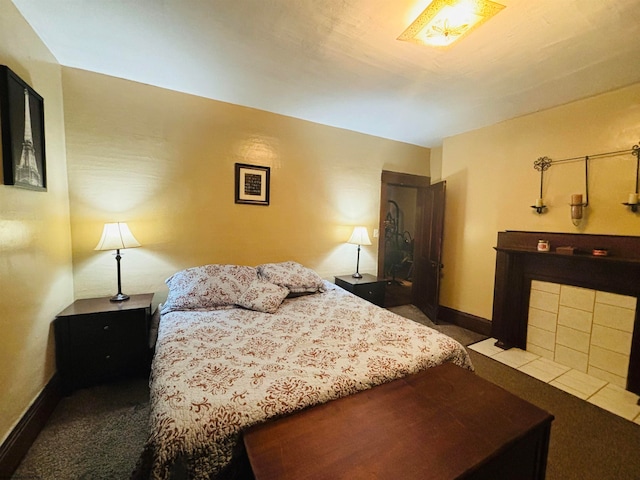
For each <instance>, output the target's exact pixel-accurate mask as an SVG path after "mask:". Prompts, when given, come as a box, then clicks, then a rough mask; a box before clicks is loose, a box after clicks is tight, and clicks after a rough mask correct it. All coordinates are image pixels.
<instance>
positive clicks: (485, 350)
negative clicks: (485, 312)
mask: <svg viewBox="0 0 640 480" xmlns="http://www.w3.org/2000/svg"><path fill="white" fill-rule="evenodd" d="M497 341H498V340H497V339H495V338H487V339H486V340H482V341H481V342H477V343H474V344H473V345H469V346H468V347H467V348H470V349H471V350H474V351H476V352H478V353H481V354H482V355H486V356H487V357H493V356H494V355H495V354H497V353H501V352H504V349H502V348H500V347H496V345H495V343H496V342H497Z"/></svg>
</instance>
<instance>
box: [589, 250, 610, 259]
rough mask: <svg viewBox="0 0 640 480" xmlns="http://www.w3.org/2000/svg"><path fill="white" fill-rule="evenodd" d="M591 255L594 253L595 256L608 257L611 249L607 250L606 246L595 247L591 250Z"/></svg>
mask: <svg viewBox="0 0 640 480" xmlns="http://www.w3.org/2000/svg"><path fill="white" fill-rule="evenodd" d="M591 255H593V256H594V257H606V256H607V255H609V250H607V249H606V248H594V249H593V250H592V251H591Z"/></svg>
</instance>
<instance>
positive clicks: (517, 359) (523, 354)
mask: <svg viewBox="0 0 640 480" xmlns="http://www.w3.org/2000/svg"><path fill="white" fill-rule="evenodd" d="M491 358H493V359H495V360H498V361H499V362H500V363H504V364H505V365H509V366H510V367H513V368H519V367H521V366H523V365H525V364H527V363H529V362H532V361H534V360H537V359H538V358H540V357H539V356H538V355H535V354H533V353H530V352H527V351H525V350H521V349H519V348H510V349H509V350H504V351H503V352H502V353H498V354H497V355H494V356H493V357H491Z"/></svg>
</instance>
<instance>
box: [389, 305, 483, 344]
mask: <svg viewBox="0 0 640 480" xmlns="http://www.w3.org/2000/svg"><path fill="white" fill-rule="evenodd" d="M387 310H389V311H390V312H394V313H397V314H398V315H401V316H403V317H405V318H409V319H411V320H413V321H415V322H418V323H421V324H423V325H426V326H427V327H431V328H433V329H435V330H438V331H439V332H442V333H444V334H445V335H449V336H450V337H451V338H454V339H456V340H457V341H458V342H460V343H461V344H462V345H464V346H465V347H466V346H467V345H471V344H472V343H476V342H480V341H481V340H484V339H486V338H487V336H486V335H482V334H480V333H476V332H472V331H471V330H467V329H464V328H462V327H459V326H457V325H451V324H448V323H441V324H435V323H433V322H432V321H431V320H430V319H429V317H427V316H426V315H425V314H424V313H422V311H421V310H420V309H419V308H418V307H416V306H415V305H401V306H399V307H390V308H388V309H387Z"/></svg>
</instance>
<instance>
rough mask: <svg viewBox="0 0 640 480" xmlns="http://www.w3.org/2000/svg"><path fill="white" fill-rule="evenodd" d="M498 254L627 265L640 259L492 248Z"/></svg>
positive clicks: (586, 253)
mask: <svg viewBox="0 0 640 480" xmlns="http://www.w3.org/2000/svg"><path fill="white" fill-rule="evenodd" d="M493 248H494V249H495V250H496V251H498V252H507V253H522V254H531V255H545V256H551V257H553V256H556V255H557V256H561V257H569V258H574V259H579V260H593V261H595V262H614V263H629V264H640V258H632V257H616V256H613V255H607V256H602V257H601V256H597V255H592V254H591V253H589V252H585V251H580V250H578V251H576V252H574V253H573V254H567V253H558V252H556V251H553V250H552V251H549V252H540V251H538V250H537V249H532V248H505V247H493Z"/></svg>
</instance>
